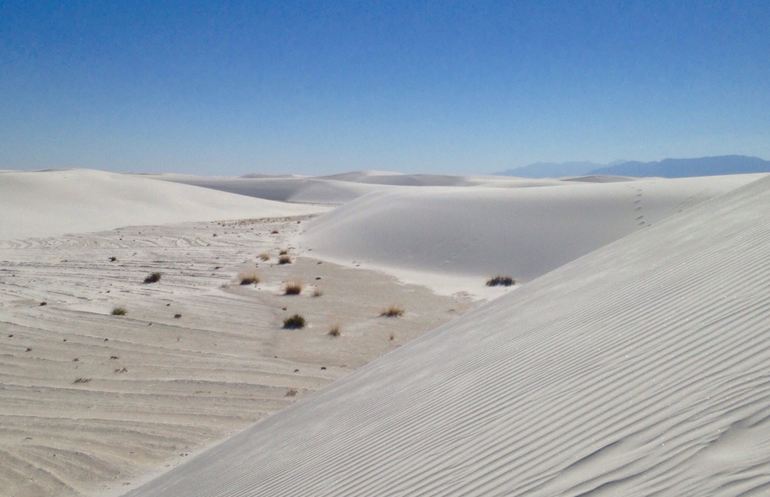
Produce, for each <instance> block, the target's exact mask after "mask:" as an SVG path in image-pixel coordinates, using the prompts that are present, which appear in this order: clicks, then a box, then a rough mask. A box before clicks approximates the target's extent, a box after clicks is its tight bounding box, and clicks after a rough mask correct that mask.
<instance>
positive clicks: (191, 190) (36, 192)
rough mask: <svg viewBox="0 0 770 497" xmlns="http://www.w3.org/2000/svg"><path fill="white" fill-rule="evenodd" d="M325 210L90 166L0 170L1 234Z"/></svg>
mask: <svg viewBox="0 0 770 497" xmlns="http://www.w3.org/2000/svg"><path fill="white" fill-rule="evenodd" d="M322 210H323V208H322V207H310V206H300V205H290V204H282V203H276V202H270V201H267V200H258V199H254V198H248V197H244V196H239V195H232V194H228V193H223V192H217V191H213V190H210V189H205V188H197V187H193V186H187V185H180V184H176V183H171V182H163V181H157V180H156V179H152V178H151V177H144V176H138V175H125V174H116V173H108V172H103V171H93V170H84V169H75V170H59V171H37V172H4V173H0V239H11V238H26V237H36V236H54V235H59V234H64V233H74V232H88V231H99V230H105V229H112V228H117V227H121V226H130V225H143V224H162V223H177V222H185V221H210V220H216V219H234V218H247V217H251V218H254V217H273V216H287V215H301V214H307V213H311V212H319V211H322Z"/></svg>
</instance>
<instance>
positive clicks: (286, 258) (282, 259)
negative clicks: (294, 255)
mask: <svg viewBox="0 0 770 497" xmlns="http://www.w3.org/2000/svg"><path fill="white" fill-rule="evenodd" d="M278 264H291V257H289V256H288V255H282V256H280V257H279V258H278Z"/></svg>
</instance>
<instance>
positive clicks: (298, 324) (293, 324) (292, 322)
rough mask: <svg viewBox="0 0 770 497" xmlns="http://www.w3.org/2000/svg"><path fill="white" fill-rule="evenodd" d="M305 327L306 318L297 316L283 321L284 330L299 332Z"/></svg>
mask: <svg viewBox="0 0 770 497" xmlns="http://www.w3.org/2000/svg"><path fill="white" fill-rule="evenodd" d="M304 327H305V318H303V317H302V316H300V315H299V314H295V315H293V316H291V317H288V318H286V319H284V320H283V328H284V329H286V330H298V329H301V328H304Z"/></svg>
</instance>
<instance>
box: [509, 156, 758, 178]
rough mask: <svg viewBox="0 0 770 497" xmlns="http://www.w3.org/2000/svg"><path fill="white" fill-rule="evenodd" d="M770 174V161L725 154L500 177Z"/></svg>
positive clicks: (529, 170)
mask: <svg viewBox="0 0 770 497" xmlns="http://www.w3.org/2000/svg"><path fill="white" fill-rule="evenodd" d="M765 172H770V161H767V160H764V159H760V158H759V157H750V156H747V155H722V156H715V157H698V158H694V159H663V160H660V161H654V162H639V161H619V162H614V163H610V164H596V163H593V162H560V163H557V162H536V163H534V164H529V165H527V166H523V167H518V168H515V169H508V170H507V171H502V172H500V173H497V174H500V175H504V176H519V177H522V178H558V177H562V176H588V175H601V176H660V177H664V178H683V177H687V176H715V175H720V174H746V173H765Z"/></svg>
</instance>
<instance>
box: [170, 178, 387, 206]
mask: <svg viewBox="0 0 770 497" xmlns="http://www.w3.org/2000/svg"><path fill="white" fill-rule="evenodd" d="M157 178H158V179H162V180H166V181H173V182H176V183H184V184H187V185H194V186H201V187H204V188H212V189H214V190H221V191H224V192H230V193H237V194H239V195H248V196H250V197H257V198H263V199H268V200H275V201H279V202H295V203H310V204H330V205H338V204H344V203H346V202H350V201H351V200H354V199H356V198H358V197H360V196H361V195H365V194H367V193H370V192H373V191H379V190H382V189H384V188H387V186H384V187H382V186H380V185H368V184H364V183H356V182H348V181H337V180H323V179H316V178H245V177H242V178H227V177H218V178H217V177H213V178H212V177H206V176H188V175H184V176H183V175H162V176H157Z"/></svg>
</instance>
